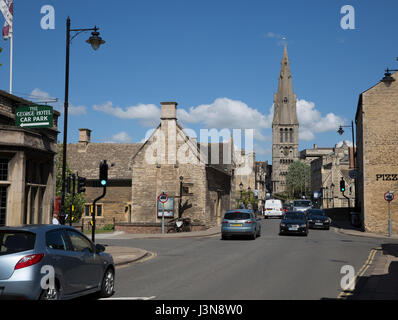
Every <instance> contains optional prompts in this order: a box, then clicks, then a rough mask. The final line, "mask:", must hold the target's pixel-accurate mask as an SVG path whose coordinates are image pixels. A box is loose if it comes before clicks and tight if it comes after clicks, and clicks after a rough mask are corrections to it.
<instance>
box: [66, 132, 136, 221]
mask: <svg viewBox="0 0 398 320" xmlns="http://www.w3.org/2000/svg"><path fill="white" fill-rule="evenodd" d="M79 131H80V136H79V142H78V143H77V144H68V148H67V163H68V166H69V168H70V169H71V170H72V172H74V173H76V174H78V175H79V176H81V177H85V178H86V179H87V183H86V186H87V187H86V198H85V200H86V205H85V210H84V213H83V216H82V219H83V221H84V222H85V223H86V225H87V224H88V223H89V221H91V205H92V203H93V201H94V199H95V198H97V197H98V196H100V195H101V194H102V188H101V187H100V185H99V181H98V179H99V164H100V161H101V160H107V162H108V164H109V165H110V167H109V172H108V178H109V182H108V186H107V193H106V195H105V197H104V198H103V199H101V200H100V201H99V202H97V204H96V223H97V225H98V226H100V227H101V226H104V225H106V224H111V223H113V222H114V221H115V222H128V221H132V216H131V214H132V210H131V187H132V180H131V168H130V166H129V162H130V158H131V156H132V155H133V154H135V153H136V152H137V151H138V149H139V148H140V147H141V146H142V144H121V143H120V144H119V143H92V142H91V130H89V129H80V130H79Z"/></svg>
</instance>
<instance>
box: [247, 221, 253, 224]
mask: <svg viewBox="0 0 398 320" xmlns="http://www.w3.org/2000/svg"><path fill="white" fill-rule="evenodd" d="M245 223H247V224H252V223H253V221H251V220H249V221H246V222H245Z"/></svg>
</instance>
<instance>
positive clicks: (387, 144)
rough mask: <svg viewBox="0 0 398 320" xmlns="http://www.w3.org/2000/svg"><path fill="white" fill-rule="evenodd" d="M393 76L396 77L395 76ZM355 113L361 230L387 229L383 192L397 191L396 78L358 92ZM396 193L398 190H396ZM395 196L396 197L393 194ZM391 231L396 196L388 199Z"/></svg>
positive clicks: (397, 226)
mask: <svg viewBox="0 0 398 320" xmlns="http://www.w3.org/2000/svg"><path fill="white" fill-rule="evenodd" d="M393 77H394V78H395V79H397V75H396V74H394V75H393ZM361 103H362V105H360V106H359V108H358V113H357V136H358V139H362V141H361V143H359V144H358V154H357V155H358V158H357V160H358V161H357V163H358V165H359V167H360V170H359V174H360V175H362V177H361V181H362V182H363V189H362V188H361V189H360V192H361V198H360V199H361V204H362V213H361V214H362V217H363V218H364V229H365V230H366V231H369V232H376V233H386V232H387V231H388V214H387V211H388V204H387V201H385V200H384V194H385V193H386V192H388V191H398V178H397V177H398V157H397V154H398V143H397V141H398V125H397V123H398V81H395V82H393V83H391V84H385V83H379V84H378V85H376V86H374V87H373V88H371V89H369V90H368V91H366V92H364V93H363V94H362V97H361V99H360V104H361ZM397 195H398V193H397ZM396 198H397V197H396ZM391 213H392V227H393V233H395V234H396V233H398V218H397V213H398V199H396V200H394V201H392V202H391Z"/></svg>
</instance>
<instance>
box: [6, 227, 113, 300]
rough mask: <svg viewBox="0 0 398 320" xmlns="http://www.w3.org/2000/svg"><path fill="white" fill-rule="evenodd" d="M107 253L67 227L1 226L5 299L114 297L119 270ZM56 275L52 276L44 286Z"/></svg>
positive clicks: (103, 248) (101, 247) (102, 247)
mask: <svg viewBox="0 0 398 320" xmlns="http://www.w3.org/2000/svg"><path fill="white" fill-rule="evenodd" d="M104 251H105V247H104V246H102V245H99V244H97V245H95V244H94V243H92V242H91V241H90V240H89V239H88V238H87V237H86V236H84V235H83V234H82V233H80V232H79V231H77V230H76V229H74V228H72V227H68V226H61V225H29V226H21V227H2V228H0V298H1V299H12V300H61V299H71V298H76V297H79V296H82V295H86V294H90V293H98V295H99V296H100V297H110V296H112V295H113V293H114V283H115V266H114V262H113V258H112V256H111V255H109V254H107V253H105V252H104ZM51 270H52V275H53V276H51V279H50V278H48V279H46V281H44V280H43V279H44V277H46V276H48V275H50V274H51ZM47 280H48V281H47ZM50 280H51V281H50ZM52 283H53V284H54V286H53V287H52V285H51V284H52Z"/></svg>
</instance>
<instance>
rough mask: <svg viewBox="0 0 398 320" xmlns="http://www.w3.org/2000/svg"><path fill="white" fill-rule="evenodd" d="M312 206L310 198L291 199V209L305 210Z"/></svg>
mask: <svg viewBox="0 0 398 320" xmlns="http://www.w3.org/2000/svg"><path fill="white" fill-rule="evenodd" d="M311 208H312V203H311V201H310V200H305V199H303V200H294V201H293V211H301V212H306V211H307V210H308V209H311Z"/></svg>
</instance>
